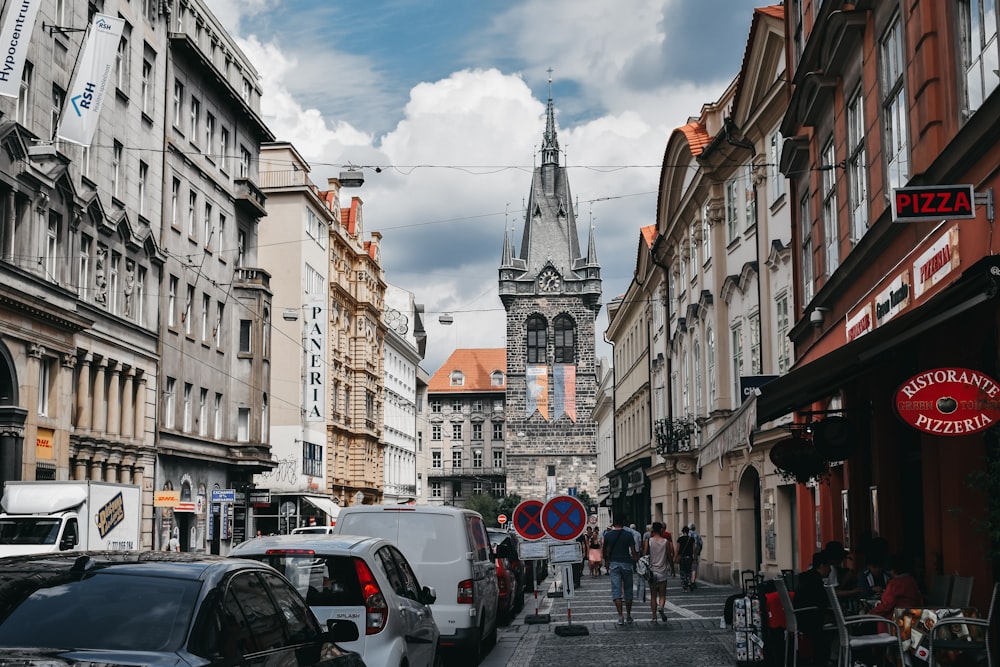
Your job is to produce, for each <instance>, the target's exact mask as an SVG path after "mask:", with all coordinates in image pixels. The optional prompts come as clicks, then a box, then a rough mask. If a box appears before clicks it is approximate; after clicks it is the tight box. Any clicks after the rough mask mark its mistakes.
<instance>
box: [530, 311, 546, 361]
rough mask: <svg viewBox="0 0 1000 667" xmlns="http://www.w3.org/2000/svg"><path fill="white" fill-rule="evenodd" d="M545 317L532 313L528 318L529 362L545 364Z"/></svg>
mask: <svg viewBox="0 0 1000 667" xmlns="http://www.w3.org/2000/svg"><path fill="white" fill-rule="evenodd" d="M545 336H546V325H545V319H544V318H543V317H541V316H540V315H532V316H531V317H529V318H528V340H527V348H528V349H527V351H528V363H529V364H544V363H545V347H546V343H547V342H548V341H547V340H546V337H545Z"/></svg>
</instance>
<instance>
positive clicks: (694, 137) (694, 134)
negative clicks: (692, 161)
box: [677, 120, 712, 157]
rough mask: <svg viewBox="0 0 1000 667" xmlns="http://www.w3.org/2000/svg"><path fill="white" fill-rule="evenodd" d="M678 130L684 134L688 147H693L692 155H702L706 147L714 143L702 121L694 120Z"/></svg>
mask: <svg viewBox="0 0 1000 667" xmlns="http://www.w3.org/2000/svg"><path fill="white" fill-rule="evenodd" d="M677 129H678V130H679V131H680V132H683V133H684V136H685V138H687V142H688V146H690V147H691V155H694V156H696V157H697V156H698V155H701V152H702V150H704V148H705V146H707V145H708V144H709V142H711V141H712V137H710V136H709V135H708V131H707V130H706V129H705V125H704V124H703V123H702V122H701V121H700V120H692V121H690V122H689V123H688V124H687V125H682V126H681V127H679V128H677Z"/></svg>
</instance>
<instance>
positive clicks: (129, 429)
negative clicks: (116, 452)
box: [122, 368, 135, 440]
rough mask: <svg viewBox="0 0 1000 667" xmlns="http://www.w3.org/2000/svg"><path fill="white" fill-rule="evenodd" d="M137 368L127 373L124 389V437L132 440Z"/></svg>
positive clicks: (130, 369)
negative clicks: (134, 382) (134, 388)
mask: <svg viewBox="0 0 1000 667" xmlns="http://www.w3.org/2000/svg"><path fill="white" fill-rule="evenodd" d="M134 379H135V368H129V369H128V371H126V373H125V389H124V390H123V391H122V438H125V439H127V440H131V439H132V438H133V436H134V434H135V394H134V393H133V391H132V387H133V380H134Z"/></svg>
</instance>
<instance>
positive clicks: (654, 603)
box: [642, 521, 674, 623]
mask: <svg viewBox="0 0 1000 667" xmlns="http://www.w3.org/2000/svg"><path fill="white" fill-rule="evenodd" d="M673 551H674V549H673V544H672V543H671V542H670V540H668V539H667V538H666V537H664V536H663V524H662V523H660V522H659V521H657V522H655V523H653V526H652V528H651V529H650V534H649V539H648V540H646V544H645V545H643V550H642V552H643V555H648V556H649V592H650V595H649V609H650V611H651V612H652V613H653V623H656V614H657V612H659V614H660V618H661V619H662V620H663V621H664V622H666V620H667V612H666V611H665V610H664V606H665V605H666V604H667V569H668V567H669V563H670V562H671V561H672V560H673V559H674V553H673Z"/></svg>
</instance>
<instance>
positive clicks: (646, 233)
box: [639, 225, 656, 248]
mask: <svg viewBox="0 0 1000 667" xmlns="http://www.w3.org/2000/svg"><path fill="white" fill-rule="evenodd" d="M639 233H640V234H642V238H643V240H645V241H646V245H647V246H649V247H650V248H652V247H653V241H655V240H656V225H648V226H646V227H643V228H642V229H640V230H639Z"/></svg>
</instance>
